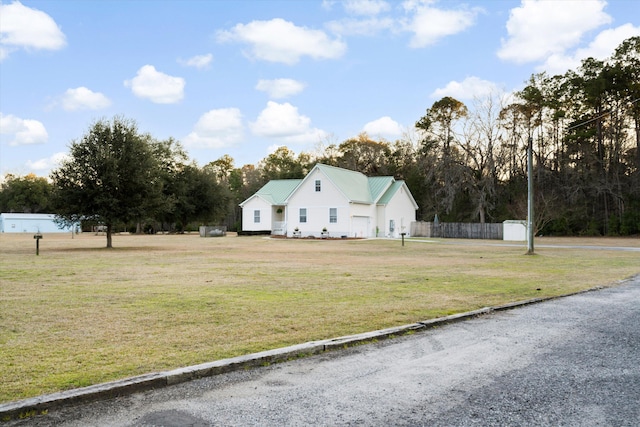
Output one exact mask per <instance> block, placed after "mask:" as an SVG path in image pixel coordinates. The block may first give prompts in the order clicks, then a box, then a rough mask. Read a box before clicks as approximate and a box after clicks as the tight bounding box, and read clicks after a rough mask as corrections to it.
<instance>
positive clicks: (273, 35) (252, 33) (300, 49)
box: [217, 18, 347, 65]
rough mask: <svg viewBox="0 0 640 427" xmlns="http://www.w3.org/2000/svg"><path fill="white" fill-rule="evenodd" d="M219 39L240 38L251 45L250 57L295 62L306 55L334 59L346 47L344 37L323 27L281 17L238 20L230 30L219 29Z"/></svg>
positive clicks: (341, 53)
mask: <svg viewBox="0 0 640 427" xmlns="http://www.w3.org/2000/svg"><path fill="white" fill-rule="evenodd" d="M217 38H218V41H220V42H234V41H235V42H241V43H246V44H248V45H249V46H250V52H249V53H248V54H247V55H248V56H249V57H250V58H255V59H260V60H264V61H269V62H281V63H284V64H288V65H293V64H295V63H297V62H298V61H300V58H301V57H303V56H308V57H310V58H313V59H335V58H339V57H341V56H342V55H343V54H344V53H345V52H346V50H347V45H346V44H345V43H344V42H342V41H341V40H331V39H329V37H328V36H327V35H326V34H325V33H324V32H323V31H320V30H313V29H309V28H305V27H298V26H296V25H294V24H293V23H291V22H288V21H285V20H283V19H280V18H276V19H272V20H270V21H252V22H250V23H248V24H246V25H245V24H237V25H236V26H235V27H233V28H232V29H231V30H229V31H219V32H218V37H217Z"/></svg>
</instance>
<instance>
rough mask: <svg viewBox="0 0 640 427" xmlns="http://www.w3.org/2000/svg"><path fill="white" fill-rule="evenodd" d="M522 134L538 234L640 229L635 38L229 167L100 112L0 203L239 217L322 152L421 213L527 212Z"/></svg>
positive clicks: (191, 218)
mask: <svg viewBox="0 0 640 427" xmlns="http://www.w3.org/2000/svg"><path fill="white" fill-rule="evenodd" d="M529 143H530V144H531V145H532V150H533V154H534V160H533V170H534V173H533V182H534V187H535V203H534V204H535V212H536V218H535V224H536V229H537V232H538V233H541V234H553V235H633V234H638V233H640V171H639V169H640V37H633V38H630V39H627V40H625V41H624V42H623V43H622V44H620V46H618V47H617V48H616V50H615V51H614V52H613V54H612V55H611V57H610V58H608V59H606V60H602V61H600V60H596V59H593V58H588V59H585V60H583V61H582V63H581V65H580V66H579V67H578V68H577V69H575V70H569V71H567V72H566V73H565V74H562V75H555V76H549V75H547V74H546V73H540V74H535V75H532V76H531V78H530V79H529V81H528V82H526V86H525V87H524V88H523V89H522V90H521V91H518V92H517V93H515V94H513V95H512V96H510V97H507V96H505V95H501V94H491V95H488V96H485V97H483V98H478V99H475V100H474V101H473V102H472V104H471V105H465V104H464V103H463V102H461V101H459V100H457V99H455V98H452V97H444V98H442V99H440V100H438V101H436V102H434V103H433V104H432V106H431V107H430V108H428V109H427V110H426V112H425V114H424V115H423V116H422V117H420V118H419V119H418V120H417V121H416V123H415V132H411V133H407V135H405V136H403V137H402V138H400V139H398V140H396V141H393V142H390V141H386V140H383V139H379V140H375V139H372V138H371V137H370V136H369V135H367V134H365V133H363V134H360V135H358V136H356V137H353V138H350V139H347V140H345V141H343V142H341V143H335V142H326V143H325V144H323V145H321V146H320V147H318V149H317V150H316V152H313V153H307V152H302V153H299V154H296V153H294V152H293V151H291V150H290V149H289V148H287V147H280V148H279V149H277V150H276V151H275V152H273V153H272V154H269V155H268V156H266V157H265V158H264V159H262V160H261V161H260V162H259V163H258V164H256V165H244V166H242V167H236V166H235V165H234V160H233V158H231V157H230V156H228V155H224V156H222V157H221V158H219V159H217V160H215V161H213V162H210V163H208V164H206V165H204V166H198V165H197V164H196V163H195V162H193V161H191V160H190V159H189V158H188V155H187V153H186V152H185V150H184V148H183V147H182V145H181V144H180V143H179V142H178V141H176V140H174V139H168V140H165V141H157V140H155V139H154V138H153V137H152V136H150V135H148V134H141V133H140V132H139V131H138V130H137V126H136V124H135V122H134V121H132V120H129V119H126V118H122V117H115V118H113V120H111V121H106V120H99V121H97V122H95V123H94V124H92V125H91V127H90V128H89V130H88V132H87V133H86V134H85V135H84V136H83V137H82V138H81V139H80V140H77V141H74V142H72V143H71V145H70V156H69V159H68V160H67V161H65V162H64V163H63V164H62V165H61V167H60V168H58V169H57V170H55V171H53V172H52V173H51V176H50V179H46V178H38V177H35V176H33V175H27V176H25V177H15V176H7V177H6V179H5V182H4V183H3V184H2V186H1V188H0V209H1V210H2V211H3V212H43V211H48V212H53V213H56V214H58V215H59V217H60V218H62V219H64V220H67V221H76V220H78V219H82V220H84V221H88V220H92V221H95V222H100V223H102V224H105V225H106V226H107V227H114V226H127V227H129V228H131V229H132V230H135V231H137V232H141V231H143V230H144V228H145V225H146V226H147V227H148V228H149V227H150V228H154V229H164V230H169V231H183V230H185V229H187V228H188V227H190V225H193V224H194V223H217V224H220V223H222V224H226V225H227V226H228V227H229V229H231V230H235V229H239V228H240V227H241V224H240V221H241V217H242V216H241V212H240V208H239V207H238V204H239V203H240V202H242V201H243V200H245V199H246V198H248V197H249V196H251V195H252V194H253V193H255V192H256V191H257V190H258V189H259V188H260V187H261V186H262V185H264V184H265V183H266V182H268V181H269V180H271V179H288V178H302V177H304V176H305V175H306V173H307V172H308V171H309V170H311V169H312V168H313V166H314V165H315V164H316V163H324V164H328V165H333V166H338V167H342V168H347V169H351V170H356V171H359V172H362V173H364V174H365V175H368V176H382V175H386V176H389V175H390V176H394V177H395V178H396V179H403V180H405V181H406V183H407V185H408V187H409V189H410V190H411V192H412V194H413V196H414V198H415V199H416V202H417V203H418V205H419V210H418V214H417V217H418V219H420V220H426V221H431V220H433V219H434V218H435V216H436V215H437V216H438V218H439V219H440V220H441V221H455V222H467V221H469V222H500V221H503V220H506V219H524V218H525V217H526V206H527V165H526V147H527V144H529ZM109 235H110V234H109ZM109 239H110V237H109V238H108V245H109V244H110V240H109Z"/></svg>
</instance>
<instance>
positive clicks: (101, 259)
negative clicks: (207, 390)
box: [0, 234, 640, 402]
mask: <svg viewBox="0 0 640 427" xmlns="http://www.w3.org/2000/svg"><path fill="white" fill-rule="evenodd" d="M543 242H544V243H548V242H552V243H554V242H560V243H562V242H567V241H562V240H560V241H558V240H556V241H551V240H538V243H543ZM582 242H585V241H582ZM592 242H595V243H592ZM449 243H451V241H439V240H434V241H431V242H427V243H425V242H418V241H414V240H412V239H407V240H406V241H405V246H404V247H402V246H401V244H400V241H399V240H398V241H389V240H305V239H303V240H297V239H295V240H294V239H291V240H285V239H265V238H262V237H235V236H228V237H223V238H206V239H205V238H200V237H199V236H197V235H182V236H166V235H158V236H129V235H123V236H115V237H114V246H115V248H114V249H113V250H108V249H105V248H104V246H105V238H104V236H94V235H92V234H85V235H81V236H76V237H75V238H74V239H72V238H71V236H70V235H68V234H65V235H58V236H56V235H46V236H45V238H44V239H42V240H41V241H40V255H39V256H36V255H35V242H34V240H33V237H32V236H31V235H7V234H5V235H0V283H1V285H0V375H1V377H0V378H2V381H0V402H7V401H12V400H18V399H22V398H26V397H31V396H36V395H39V394H43V393H50V392H54V391H60V390H65V389H69V388H75V387H81V386H86V385H90V384H95V383H99V382H104V381H109V380H114V379H119V378H125V377H129V376H133V375H139V374H143V373H148V372H155V371H161V370H167V369H172V368H177V367H181V366H186V365H192V364H197V363H203V362H208V361H213V360H217V359H222V358H227V357H232V356H237V355H241V354H246V353H251V352H256V351H261V350H265V349H272V348H277V347H281V346H286V345H291V344H296V343H301V342H306V341H310V340H319V339H325V338H332V337H337V336H342V335H348V334H354V333H359V332H365V331H371V330H375V329H380V328H385V327H391V326H398V325H402V324H407V323H413V322H416V321H420V320H426V319H431V318H435V317H439V316H443V315H447V314H452V313H458V312H463V311H468V310H473V309H477V308H480V307H485V306H491V305H497V304H502V303H506V302H513V301H519V300H524V299H528V298H532V297H540V296H552V295H560V294H565V293H570V292H574V291H578V290H581V289H587V288H591V287H594V286H597V285H611V284H615V283H616V282H617V281H619V280H621V279H623V278H626V277H629V276H631V275H634V274H638V273H640V267H639V265H640V262H639V259H640V254H639V253H638V252H623V251H605V250H594V249H570V248H537V249H536V252H537V255H535V256H527V255H524V253H525V252H526V247H525V245H524V244H522V245H520V246H518V247H513V246H498V245H489V246H488V245H486V243H492V242H472V241H465V242H462V243H463V244H449ZM478 243H483V244H482V245H480V244H478ZM493 243H495V244H500V243H502V242H497V241H496V242H493ZM573 243H574V242H571V244H573ZM587 244H599V245H603V246H615V245H625V246H636V247H637V246H639V244H640V241H639V240H638V239H626V240H624V239H619V240H604V239H602V240H590V241H589V242H587ZM538 289H540V290H538Z"/></svg>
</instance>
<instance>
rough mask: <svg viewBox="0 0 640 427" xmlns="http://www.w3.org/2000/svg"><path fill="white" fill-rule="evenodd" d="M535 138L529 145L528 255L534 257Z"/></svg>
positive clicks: (531, 139) (530, 139) (530, 140)
mask: <svg viewBox="0 0 640 427" xmlns="http://www.w3.org/2000/svg"><path fill="white" fill-rule="evenodd" d="M532 151H533V138H531V137H529V141H528V144H527V255H533V254H534V251H533V235H534V232H533V153H532Z"/></svg>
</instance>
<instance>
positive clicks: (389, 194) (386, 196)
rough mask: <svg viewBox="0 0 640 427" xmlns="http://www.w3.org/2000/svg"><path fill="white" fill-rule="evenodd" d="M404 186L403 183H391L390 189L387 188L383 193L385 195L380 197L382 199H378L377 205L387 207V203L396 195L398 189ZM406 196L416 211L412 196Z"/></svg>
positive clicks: (416, 205)
mask: <svg viewBox="0 0 640 427" xmlns="http://www.w3.org/2000/svg"><path fill="white" fill-rule="evenodd" d="M403 185H404V181H402V180H401V181H395V180H394V181H393V183H392V184H391V187H389V188H388V189H387V191H385V193H384V194H383V195H382V197H380V200H378V204H379V205H387V204H389V202H390V201H391V198H392V197H393V195H394V194H396V193H397V192H398V191H399V190H400V188H401V187H402V186H403ZM407 194H408V195H409V198H410V199H411V202H412V203H413V206H414V207H415V208H416V209H418V204H417V203H416V201H415V199H414V198H413V196H412V195H411V192H407Z"/></svg>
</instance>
